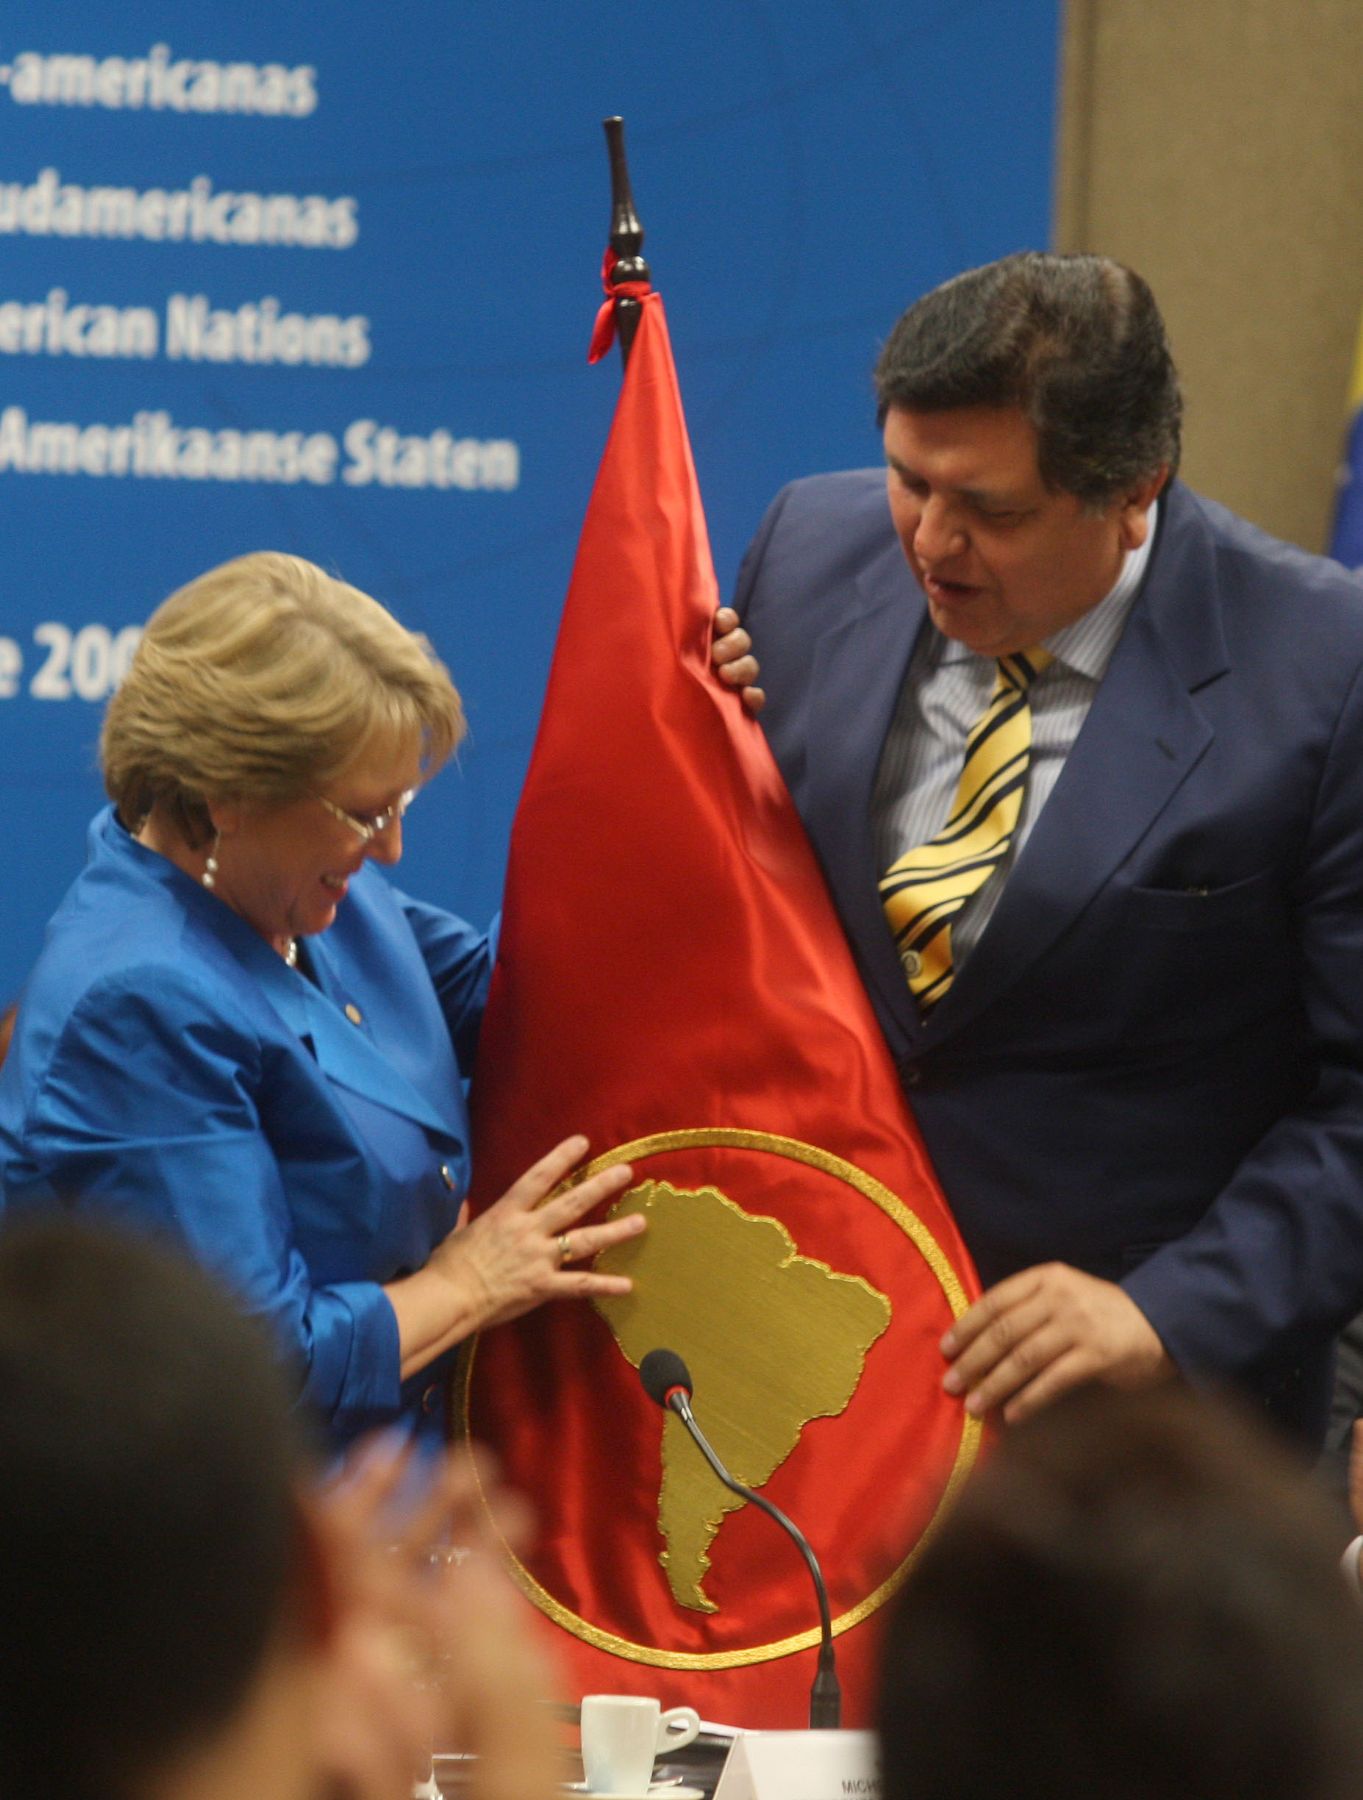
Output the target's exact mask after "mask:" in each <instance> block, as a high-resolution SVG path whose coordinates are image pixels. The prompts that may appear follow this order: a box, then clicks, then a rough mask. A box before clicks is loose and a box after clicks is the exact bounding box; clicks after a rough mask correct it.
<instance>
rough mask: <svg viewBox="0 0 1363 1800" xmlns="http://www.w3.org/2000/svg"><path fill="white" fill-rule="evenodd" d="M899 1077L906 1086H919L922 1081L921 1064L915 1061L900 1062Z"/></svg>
mask: <svg viewBox="0 0 1363 1800" xmlns="http://www.w3.org/2000/svg"><path fill="white" fill-rule="evenodd" d="M899 1079H900V1080H901V1081H902V1082H903V1083H904V1086H905V1087H906V1088H916V1087H919V1086H921V1085H922V1081H923V1069H922V1065H921V1064H920V1063H916V1062H903V1063H900V1065H899Z"/></svg>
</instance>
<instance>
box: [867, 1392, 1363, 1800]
mask: <svg viewBox="0 0 1363 1800" xmlns="http://www.w3.org/2000/svg"><path fill="white" fill-rule="evenodd" d="M1331 1525H1332V1515H1331V1514H1330V1512H1329V1510H1328V1507H1327V1504H1326V1502H1325V1500H1324V1498H1323V1497H1322V1496H1321V1495H1318V1494H1317V1493H1316V1492H1315V1491H1314V1490H1312V1489H1311V1488H1310V1487H1309V1484H1308V1482H1307V1479H1306V1477H1305V1475H1304V1473H1303V1472H1302V1471H1301V1470H1299V1469H1298V1468H1297V1467H1296V1465H1295V1464H1293V1463H1291V1462H1290V1461H1289V1460H1288V1459H1287V1454H1286V1452H1285V1451H1284V1450H1283V1449H1281V1448H1280V1447H1279V1445H1278V1444H1277V1443H1276V1442H1270V1441H1269V1440H1268V1439H1267V1438H1266V1437H1265V1436H1263V1435H1262V1433H1261V1432H1260V1431H1258V1430H1254V1431H1251V1430H1250V1428H1249V1427H1248V1426H1247V1425H1242V1424H1241V1423H1240V1421H1239V1420H1236V1419H1230V1418H1227V1417H1223V1416H1222V1415H1221V1414H1220V1413H1219V1412H1218V1411H1217V1410H1215V1409H1213V1408H1211V1407H1210V1406H1208V1405H1207V1404H1205V1403H1202V1402H1199V1401H1198V1400H1196V1399H1195V1398H1194V1397H1193V1396H1192V1395H1191V1394H1189V1393H1187V1392H1186V1391H1183V1390H1180V1389H1169V1390H1164V1391H1160V1392H1151V1393H1147V1394H1141V1395H1135V1394H1117V1393H1114V1392H1112V1391H1110V1390H1103V1391H1089V1392H1087V1393H1082V1394H1077V1395H1072V1396H1070V1397H1068V1398H1066V1399H1065V1400H1062V1401H1061V1402H1059V1403H1058V1404H1057V1405H1056V1406H1055V1407H1054V1408H1053V1409H1051V1410H1049V1411H1047V1412H1046V1413H1044V1414H1042V1415H1040V1416H1038V1417H1037V1418H1036V1419H1034V1420H1033V1421H1031V1422H1029V1423H1028V1424H1026V1425H1023V1426H1020V1427H1018V1428H1016V1429H1015V1430H1013V1431H1010V1432H1009V1433H1008V1434H1007V1436H1006V1437H1005V1438H1004V1440H1003V1443H1002V1445H1001V1447H1000V1448H999V1450H998V1451H997V1453H996V1454H995V1456H994V1458H993V1459H992V1461H989V1462H987V1463H986V1464H985V1465H984V1466H983V1467H982V1469H981V1470H980V1472H979V1473H978V1474H977V1475H976V1477H975V1478H974V1479H973V1480H972V1481H971V1483H970V1485H969V1486H968V1487H967V1489H966V1491H965V1494H964V1496H963V1497H962V1499H961V1502H960V1504H959V1505H958V1506H957V1508H956V1510H955V1512H954V1513H953V1514H952V1515H951V1516H950V1517H949V1518H948V1520H947V1521H946V1523H945V1525H944V1527H943V1529H942V1531H941V1532H940V1534H939V1535H938V1536H937V1537H936V1538H935V1539H934V1540H933V1541H932V1542H931V1543H930V1544H929V1545H928V1547H927V1548H926V1549H925V1551H924V1552H923V1555H922V1559H921V1562H920V1563H919V1564H918V1566H917V1567H916V1568H915V1569H914V1570H913V1572H912V1573H911V1575H910V1577H909V1580H908V1582H907V1583H906V1585H905V1588H904V1591H903V1593H902V1595H901V1596H900V1600H899V1604H898V1607H897V1610H896V1612H895V1614H894V1616H893V1618H892V1620H891V1622H890V1625H889V1628H888V1632H887V1638H886V1643H885V1647H884V1665H883V1672H882V1685H881V1698H880V1725H881V1734H882V1757H883V1764H884V1775H885V1793H886V1796H887V1800H979V1796H980V1795H982V1794H990V1793H996V1792H997V1793H1006V1794H1009V1795H1012V1796H1015V1797H1016V1800H1054V1797H1055V1796H1057V1795H1071V1794H1073V1795H1080V1794H1082V1795H1084V1796H1085V1800H1184V1797H1185V1796H1188V1795H1196V1796H1197V1797H1198V1800H1356V1796H1357V1795H1359V1794H1360V1793H1363V1698H1361V1697H1363V1613H1360V1609H1359V1605H1358V1601H1357V1599H1356V1597H1355V1596H1353V1595H1352V1594H1350V1593H1349V1592H1347V1590H1346V1588H1345V1586H1344V1582H1343V1580H1342V1578H1341V1576H1340V1573H1339V1568H1338V1554H1339V1545H1338V1542H1337V1541H1336V1539H1335V1537H1334V1536H1333V1535H1332V1529H1331Z"/></svg>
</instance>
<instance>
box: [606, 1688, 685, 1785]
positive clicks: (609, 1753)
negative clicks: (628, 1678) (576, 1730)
mask: <svg viewBox="0 0 1363 1800" xmlns="http://www.w3.org/2000/svg"><path fill="white" fill-rule="evenodd" d="M699 1730H700V1717H699V1715H698V1714H697V1713H696V1711H695V1708H694V1707H690V1706H671V1707H669V1708H668V1710H667V1711H666V1712H663V1711H662V1709H661V1708H660V1706H659V1705H658V1702H657V1701H656V1700H650V1699H648V1698H647V1697H646V1696H644V1695H639V1694H588V1695H586V1696H585V1698H584V1699H583V1702H582V1770H583V1773H584V1774H585V1775H586V1777H587V1790H588V1792H589V1793H592V1794H634V1795H641V1794H647V1792H648V1789H649V1784H650V1782H651V1781H652V1780H653V1760H654V1758H655V1757H657V1756H659V1755H661V1753H662V1752H663V1751H664V1750H680V1749H681V1747H682V1745H683V1744H689V1743H690V1742H691V1740H692V1738H694V1737H695V1735H696V1733H697V1732H698V1731H699Z"/></svg>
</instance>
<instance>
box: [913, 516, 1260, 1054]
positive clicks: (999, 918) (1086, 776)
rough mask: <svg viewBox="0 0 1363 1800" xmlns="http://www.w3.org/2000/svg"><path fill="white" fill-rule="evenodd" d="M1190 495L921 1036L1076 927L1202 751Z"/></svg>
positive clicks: (1203, 601) (1206, 676)
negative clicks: (979, 931)
mask: <svg viewBox="0 0 1363 1800" xmlns="http://www.w3.org/2000/svg"><path fill="white" fill-rule="evenodd" d="M1194 507H1195V502H1193V501H1192V500H1191V499H1190V497H1189V496H1187V495H1186V494H1183V493H1181V492H1179V491H1178V490H1176V491H1175V493H1174V494H1173V495H1171V496H1170V500H1169V503H1168V511H1169V512H1170V513H1171V514H1172V516H1171V517H1167V518H1166V519H1164V520H1162V521H1161V535H1160V542H1159V543H1158V544H1157V546H1156V556H1157V559H1158V560H1157V561H1153V562H1152V566H1151V570H1150V574H1149V575H1148V577H1147V581H1146V585H1145V588H1144V590H1143V591H1142V593H1141V594H1140V595H1139V596H1138V598H1137V600H1136V603H1135V605H1134V606H1133V607H1132V611H1131V616H1130V618H1129V620H1128V622H1127V626H1126V629H1125V631H1124V632H1123V633H1122V637H1121V640H1120V642H1119V643H1118V645H1117V649H1116V651H1115V652H1114V654H1113V658H1112V662H1111V664H1110V665H1109V667H1108V670H1107V673H1106V675H1105V676H1104V678H1103V680H1102V682H1101V683H1100V684H1099V688H1098V692H1097V694H1096V695H1095V696H1094V700H1093V705H1092V706H1091V707H1090V709H1089V713H1088V717H1087V718H1086V719H1085V721H1084V725H1083V728H1082V730H1081V731H1080V733H1079V736H1078V738H1077V739H1076V741H1075V744H1074V748H1073V749H1072V750H1071V751H1070V754H1069V756H1068V757H1067V758H1066V761H1065V766H1064V768H1063V770H1062V771H1061V774H1060V778H1059V780H1058V781H1057V782H1056V785H1055V788H1054V790H1053V791H1052V793H1051V796H1050V798H1049V799H1048V800H1047V802H1046V805H1045V806H1044V807H1043V809H1042V812H1041V816H1040V817H1039V818H1038V819H1037V822H1036V824H1035V826H1034V827H1033V829H1032V832H1031V834H1030V836H1029V837H1028V839H1027V843H1026V845H1025V846H1024V848H1023V850H1022V852H1021V854H1020V855H1019V857H1018V859H1017V863H1016V865H1015V867H1014V868H1013V871H1012V873H1011V874H1010V875H1009V877H1008V882H1007V885H1006V886H1005V888H1004V890H1003V894H1002V896H1001V898H1000V900H999V903H998V906H997V908H996V909H995V911H994V914H993V916H992V918H991V919H990V921H989V924H988V926H987V927H986V929H985V931H984V935H983V936H982V937H981V939H980V941H979V943H978V944H977V945H976V947H975V949H974V951H973V952H972V954H971V956H970V957H969V959H968V960H967V962H966V965H965V967H964V969H962V971H961V973H960V975H959V976H958V977H957V979H956V981H955V983H954V984H953V986H952V988H951V991H950V993H949V994H948V995H947V997H946V998H945V999H944V1000H943V1002H942V1004H941V1005H940V1006H939V1007H938V1008H937V1010H936V1011H935V1012H934V1013H933V1015H932V1017H931V1019H930V1020H929V1022H928V1026H927V1028H926V1032H925V1037H926V1038H928V1039H929V1040H935V1039H938V1038H945V1037H947V1036H949V1035H950V1034H951V1033H952V1032H953V1031H955V1030H957V1029H958V1028H959V1027H960V1026H961V1025H963V1024H965V1023H966V1022H967V1020H969V1019H971V1018H974V1017H975V1016H976V1015H977V1014H978V1013H979V1012H980V1011H981V1010H982V1009H983V1008H984V1007H986V1006H987V1005H988V1004H989V1003H990V1001H992V1000H994V999H996V998H997V997H998V996H999V995H1000V994H1002V993H1003V992H1004V991H1005V989H1007V988H1008V987H1010V986H1012V984H1013V983H1014V982H1015V981H1017V980H1018V979H1019V978H1020V977H1021V976H1022V975H1023V974H1024V973H1025V972H1026V971H1027V969H1028V968H1029V967H1030V966H1031V965H1032V964H1034V963H1035V962H1036V961H1037V959H1038V958H1039V957H1040V956H1042V955H1043V954H1044V953H1045V952H1046V951H1047V950H1048V949H1049V948H1050V946H1051V945H1052V944H1054V943H1055V941H1056V939H1057V938H1058V937H1059V936H1060V935H1061V933H1062V932H1064V931H1065V930H1066V928H1067V927H1068V926H1069V925H1071V924H1072V923H1073V921H1074V920H1075V919H1077V918H1078V917H1079V915H1080V913H1082V912H1083V910H1084V909H1085V907H1086V906H1088V904H1089V903H1090V901H1091V900H1092V899H1093V897H1094V896H1095V894H1096V893H1097V892H1098V890H1099V889H1100V888H1101V887H1102V886H1103V884H1104V883H1105V882H1106V881H1107V880H1108V879H1109V878H1110V877H1111V875H1112V873H1113V871H1114V870H1115V869H1116V868H1117V867H1118V866H1119V865H1120V864H1121V862H1122V861H1123V860H1124V859H1125V858H1126V857H1127V856H1128V855H1129V854H1130V852H1131V851H1132V849H1133V848H1134V847H1135V845H1136V844H1137V843H1138V842H1139V841H1140V839H1141V838H1142V837H1144V836H1145V834H1146V833H1147V832H1148V831H1149V830H1150V829H1151V827H1152V826H1153V825H1154V823H1155V821H1156V820H1157V819H1158V817H1159V815H1160V813H1161V812H1162V811H1163V810H1164V808H1165V807H1166V806H1167V805H1168V803H1169V801H1170V800H1171V799H1172V797H1173V795H1174V794H1175V793H1176V792H1177V790H1178V788H1179V787H1180V786H1181V784H1182V783H1183V782H1184V781H1185V780H1186V778H1187V776H1188V775H1189V773H1190V772H1191V771H1192V769H1193V768H1195V767H1196V765H1197V763H1198V762H1199V761H1200V760H1201V758H1202V756H1203V755H1204V754H1205V752H1206V749H1207V746H1208V745H1209V744H1210V743H1211V741H1212V730H1211V727H1210V725H1209V724H1208V723H1207V720H1206V718H1205V716H1204V714H1203V713H1202V711H1201V709H1200V708H1199V707H1198V705H1197V702H1196V700H1195V699H1194V698H1193V697H1192V691H1195V690H1196V689H1197V688H1199V687H1201V686H1202V685H1204V684H1205V683H1206V682H1207V681H1210V680H1213V679H1215V678H1216V676H1218V675H1219V674H1221V673H1222V672H1223V671H1224V670H1225V668H1226V667H1227V656H1226V650H1225V642H1224V636H1223V634H1222V632H1221V630H1220V613H1219V607H1218V605H1217V601H1216V596H1215V593H1214V573H1213V570H1212V567H1211V559H1210V557H1209V556H1208V555H1207V554H1206V552H1205V545H1204V543H1203V540H1202V537H1201V534H1200V531H1199V529H1198V528H1197V526H1196V522H1195V521H1194V520H1192V519H1190V516H1189V515H1190V514H1191V512H1192V510H1193V508H1194Z"/></svg>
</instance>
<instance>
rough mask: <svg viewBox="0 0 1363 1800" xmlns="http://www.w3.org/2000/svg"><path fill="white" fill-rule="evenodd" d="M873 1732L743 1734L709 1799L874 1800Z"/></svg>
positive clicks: (878, 1783) (875, 1751)
mask: <svg viewBox="0 0 1363 1800" xmlns="http://www.w3.org/2000/svg"><path fill="white" fill-rule="evenodd" d="M880 1794H881V1780H880V1755H879V1748H878V1745H877V1743H876V1735H875V1733H874V1732H873V1731H744V1732H740V1733H739V1735H738V1736H737V1737H736V1738H735V1739H734V1747H733V1749H732V1750H731V1751H730V1752H729V1759H728V1761H727V1762H726V1763H725V1765H724V1772H723V1773H722V1774H721V1776H720V1778H719V1785H718V1786H717V1787H716V1789H715V1800H880Z"/></svg>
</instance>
